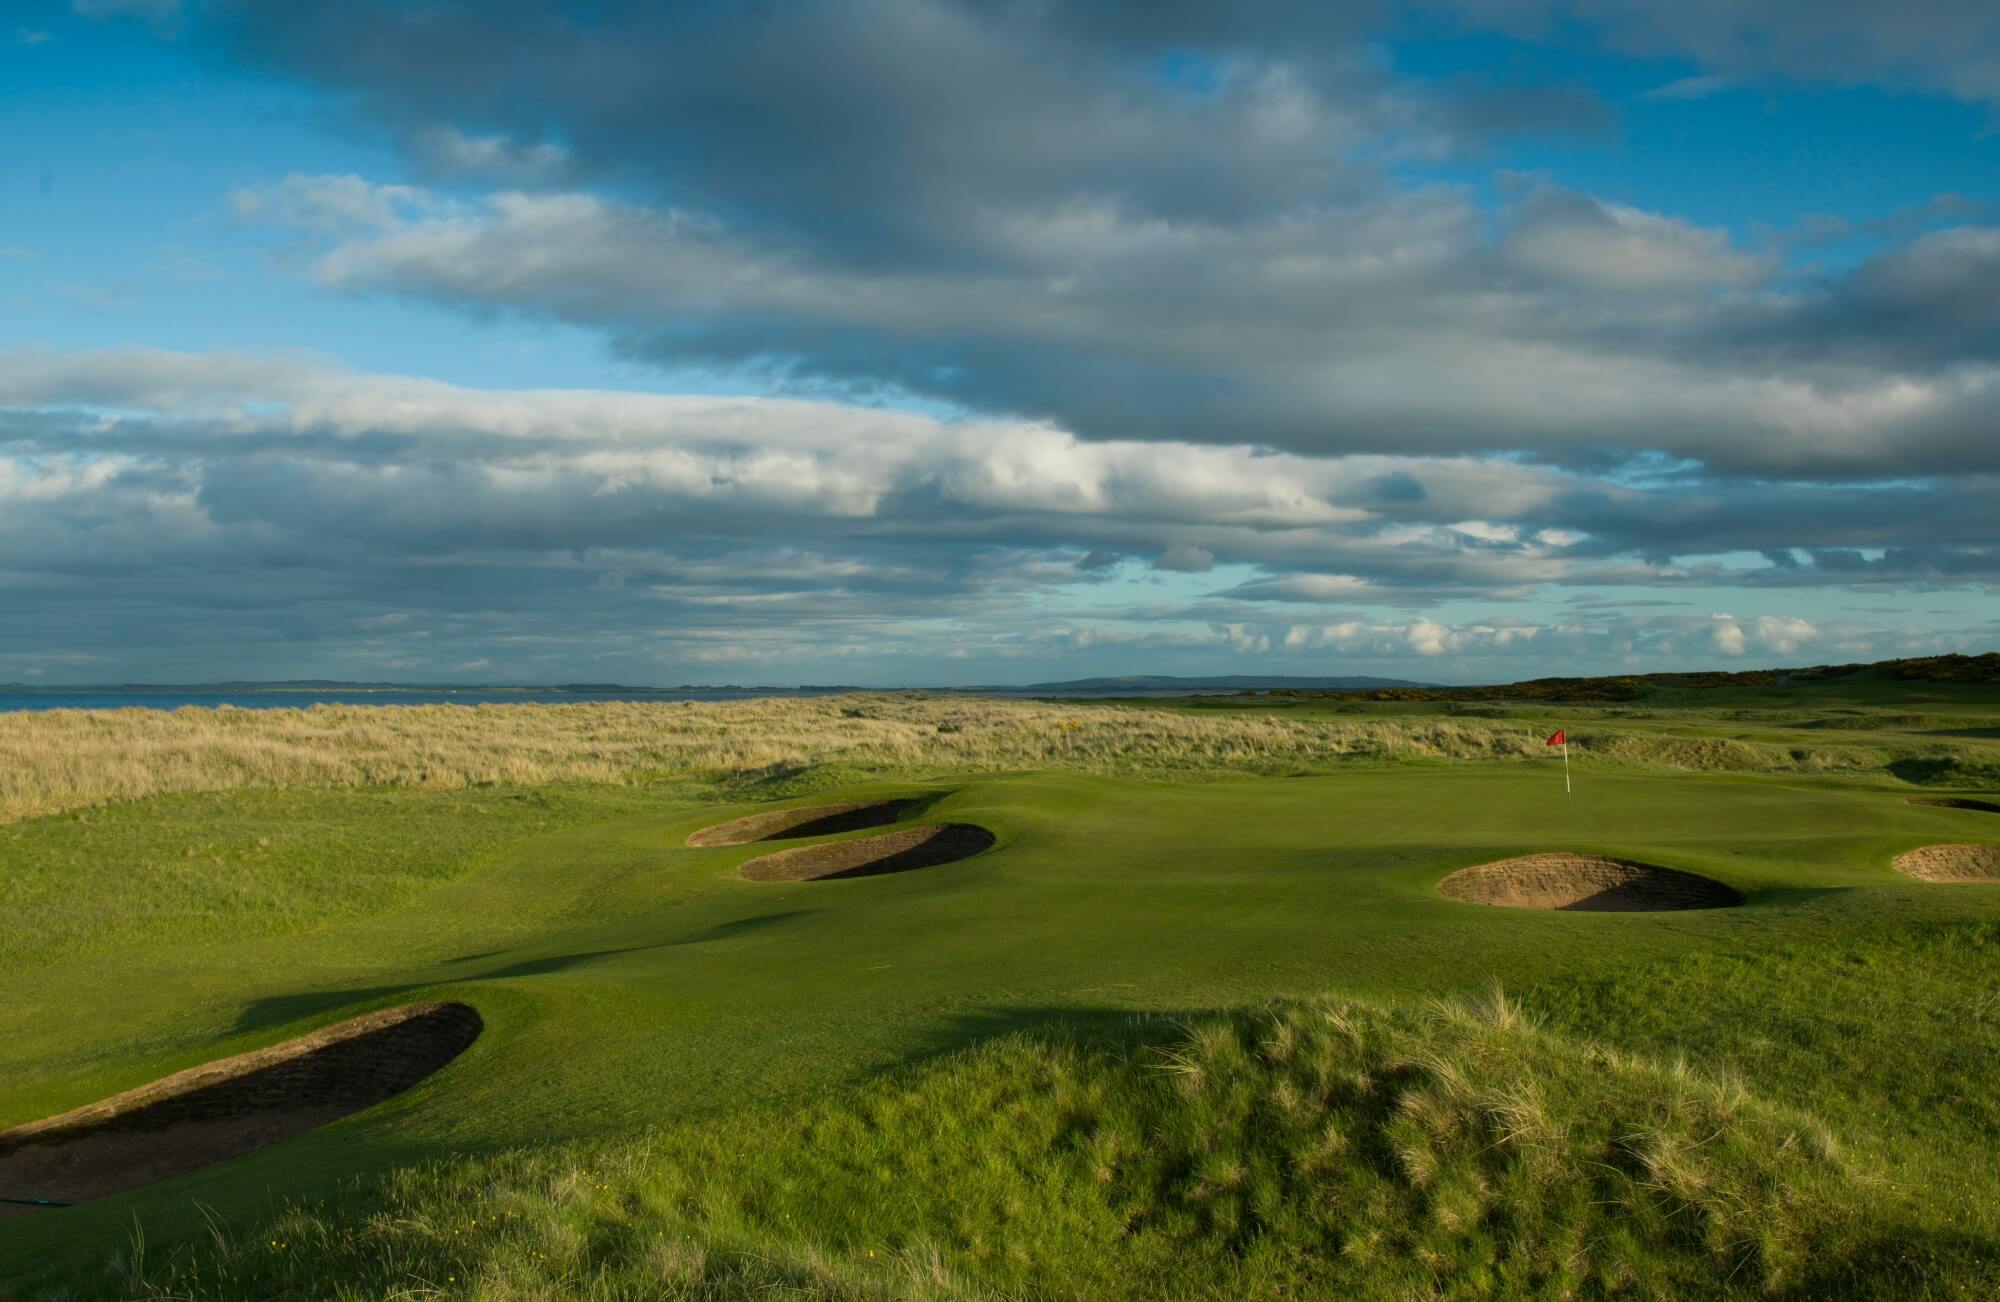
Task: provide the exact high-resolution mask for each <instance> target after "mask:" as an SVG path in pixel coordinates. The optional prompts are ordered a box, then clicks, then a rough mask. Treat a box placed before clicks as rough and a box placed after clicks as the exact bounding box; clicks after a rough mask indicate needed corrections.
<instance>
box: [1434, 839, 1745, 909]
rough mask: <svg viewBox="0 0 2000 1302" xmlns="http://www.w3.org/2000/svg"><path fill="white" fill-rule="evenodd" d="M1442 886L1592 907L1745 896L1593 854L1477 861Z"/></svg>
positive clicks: (1515, 901)
mask: <svg viewBox="0 0 2000 1302" xmlns="http://www.w3.org/2000/svg"><path fill="white" fill-rule="evenodd" d="M1438 889H1439V890H1440V891H1442V892H1443V893H1444V894H1446V895H1449V896H1451V897H1452V898H1453V899H1455V900H1464V901H1465V902H1467V903H1469V904H1492V905H1497V906H1500V907H1502V908H1510V909H1572V910H1576V911H1579V912H1591V913H1653V912H1660V911H1664V910H1669V909H1720V908H1728V907H1730V906H1731V905H1736V904H1741V903H1742V902H1743V897H1742V896H1741V895H1738V894H1737V893H1736V892H1735V891H1733V890H1731V889H1730V888H1729V887H1727V886H1724V885H1723V884H1722V883H1721V882H1718V881H1712V880H1710V879H1709V878H1707V877H1702V876H1698V875H1696V874H1694V873H1689V872H1681V871H1680V870H1679V869H1676V868H1661V867H1658V866H1657V865H1654V864H1646V863H1636V862H1634V861H1632V860H1630V859H1611V858H1606V857H1605V856H1602V855H1591V854H1561V853H1556V854H1531V855H1524V856H1522V857H1521V858H1518V859H1502V860H1500V861H1499V862H1497V863H1485V864H1479V865H1477V866H1475V867H1471V868H1462V869H1460V870H1459V871H1457V872H1455V873H1453V874H1452V875H1451V876H1449V877H1447V878H1445V879H1444V880H1443V881H1441V882H1439V883H1438Z"/></svg>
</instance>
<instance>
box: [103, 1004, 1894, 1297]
mask: <svg viewBox="0 0 2000 1302" xmlns="http://www.w3.org/2000/svg"><path fill="white" fill-rule="evenodd" d="M1151 1029H1152V1035H1151V1037H1150V1038H1151V1039H1152V1040H1153V1042H1152V1043H1143V1042H1142V1043H1139V1044H1136V1045H1134V1046H1128V1047H1126V1048H1123V1049H1113V1048H1106V1047H1103V1046H1095V1047H1093V1046H1089V1045H1083V1044H1079V1043H1077V1042H1076V1041H1074V1040H1070V1039H1066V1038H1063V1037H1061V1036H1059V1035H1051V1034H1044V1035H1014V1036H1009V1037H1006V1038H1003V1039H1001V1040H998V1041H995V1042H992V1043H989V1044H987V1045H984V1046H981V1047H979V1048H976V1049H973V1050H970V1051H966V1052H962V1053H959V1054H955V1055H952V1056H950V1057H947V1058H945V1059H943V1060H941V1061H938V1062H935V1063H932V1064H930V1065H929V1066H927V1067H924V1068H921V1069H918V1070H917V1071H915V1072H914V1073H913V1074H912V1075H911V1076H909V1077H907V1078H904V1079H902V1080H899V1081H895V1082H893V1083H892V1082H877V1083H876V1085H874V1086H873V1087H870V1088H867V1089H865V1090H862V1091H859V1092H858V1093H857V1094H856V1095H855V1096H853V1097H849V1098H843V1099H840V1100H837V1101H833V1102H828V1103H824V1104H822V1105H819V1106H817V1107H814V1108H812V1109H810V1110H809V1111H807V1112H806V1113H804V1114H803V1115H791V1116H764V1117H761V1118H750V1119H745V1118H738V1119H735V1120H733V1121H731V1122H729V1123H727V1124H718V1125H712V1126H709V1127H706V1128H698V1129H687V1130H682V1131H679V1132H669V1133H665V1134H658V1135H654V1136H651V1137H649V1138H646V1139H643V1140H638V1141H629V1142H625V1143H622V1144H616V1145H611V1146H608V1147H604V1148H601V1149H598V1150H596V1151H592V1152H579V1151H577V1150H571V1151H569V1152H553V1153H552V1152H540V1153H537V1152H516V1153H512V1154H506V1155H502V1156H499V1157H495V1158H488V1159H482V1160H478V1161H472V1162H462V1163H451V1164H433V1165H430V1166H426V1167H420V1168H412V1169H408V1170H405V1171H402V1172H399V1173H398V1174H396V1175H394V1176H392V1177H390V1178H388V1179H386V1180H383V1181H381V1182H379V1183H377V1184H374V1185H372V1186H369V1187H367V1188H365V1189H362V1190H359V1191H357V1194H358V1196H357V1199H356V1204H358V1205H366V1206H367V1208H368V1209H369V1210H367V1211H366V1212H364V1213H362V1214H359V1215H341V1214H339V1213H337V1212H335V1211H333V1210H330V1209H328V1208H326V1207H316V1206H302V1207H298V1208H295V1209H293V1210H291V1211H290V1212H288V1213H286V1214H284V1215H282V1216H281V1217H279V1218H278V1219H276V1220H274V1221H272V1222H271V1223H269V1224H266V1225H262V1226H258V1227H255V1228H254V1229H246V1230H244V1231H242V1232H232V1231H229V1230H227V1229H225V1228H223V1227H220V1226H218V1227H217V1232H216V1233H215V1234H214V1235H213V1236H212V1237H211V1239H210V1240H209V1241H208V1242H206V1243H203V1244H200V1245H199V1246H196V1247H193V1248H191V1249H183V1250H181V1251H180V1252H178V1253H176V1254H174V1255H173V1256H171V1257H169V1258H167V1259H164V1260H161V1259H158V1258H157V1257H148V1256H146V1255H145V1254H144V1253H143V1251H140V1250H138V1245H135V1246H134V1248H132V1249H128V1250H126V1251H124V1252H122V1253H121V1254H120V1256H119V1258H118V1260H117V1261H116V1263H114V1269H115V1274H114V1277H113V1278H114V1279H115V1284H114V1285H113V1287H114V1288H115V1289H116V1290H117V1291H119V1292H121V1293H137V1294H141V1295H149V1296H158V1297H212V1296H257V1297H274V1298H277V1297H283V1298H291V1297H297V1298H305V1297H315V1298H317V1297H328V1296H333V1297H343V1298H348V1297H351V1298H363V1297H380V1296H391V1295H410V1296H419V1295H421V1296H446V1297H482V1298H529V1297H547V1296H564V1297H626V1296H649V1297H651V1296H666V1297H675V1296H686V1297H697V1296H716V1295H727V1296H739V1295H747V1294H752V1293H759V1292H764V1291H778V1292H795V1293H798V1294H803V1295H806V1296H819V1297H841V1298H846V1297H876V1296H896V1297H975V1296H995V1295H999V1296H1019V1295H1032V1296H1097V1297H1113V1296H1130V1295H1133V1294H1134V1293H1142V1294H1151V1295H1162V1294H1173V1295H1177V1296H1298V1295H1302V1294H1314V1295H1320V1296H1371V1297H1374V1296H1380V1297H1391V1296H1407V1297H1490V1296H1497V1295H1505V1296H1517V1295H1524V1294H1525V1295H1550V1296H1579V1295H1586V1296H1588V1295H1600V1294H1607V1293H1610V1294H1625V1295H1631V1296H1639V1297H1672V1296H1692V1295H1701V1296H1715V1295H1721V1294H1730V1293H1740V1294H1743V1295H1752V1294H1768V1293H1772V1292H1782V1291H1789V1290H1795V1289H1797V1290H1812V1289H1816V1288H1818V1287H1821V1286H1826V1285H1830V1284H1832V1283H1833V1282H1834V1281H1835V1280H1841V1281H1843V1282H1844V1283H1846V1284H1856V1283H1865V1282H1866V1281H1865V1279H1864V1278H1863V1276H1864V1275H1865V1273H1866V1271H1867V1270H1868V1269H1869V1266H1868V1264H1867V1262H1866V1261H1863V1260H1862V1251H1863V1249H1864V1247H1865V1245H1866V1244H1867V1243H1868V1242H1869V1241H1870V1240H1869V1232H1870V1230H1871V1228H1872V1227H1871V1225H1870V1224H1869V1223H1868V1219H1867V1217H1866V1215H1865V1213H1864V1212H1863V1211H1861V1210H1860V1209H1862V1208H1864V1207H1865V1206H1866V1203H1867V1190H1868V1186H1869V1184H1870V1182H1871V1180H1872V1179H1873V1177H1872V1176H1871V1175H1870V1174H1869V1173H1868V1172H1866V1171H1863V1170H1859V1169H1856V1167H1855V1165H1854V1163H1852V1162H1851V1161H1850V1160H1848V1159H1846V1158H1844V1157H1843V1156H1842V1154H1841V1153H1840V1151H1839V1149H1838V1146H1837V1145H1836V1144H1835V1143H1834V1141H1833V1140H1832V1139H1831V1137H1830V1136H1829V1135H1828V1134H1827V1132H1826V1130H1825V1128H1824V1127H1822V1126H1820V1125H1819V1124H1817V1123H1816V1122H1815V1121H1813V1120H1812V1119H1810V1118H1808V1117H1806V1116H1804V1115H1803V1114H1800V1113H1797V1112H1791V1111H1786V1110H1784V1109H1781V1108H1777V1107H1773V1106H1770V1105H1767V1104H1765V1103H1762V1102H1759V1101H1758V1100H1756V1099H1753V1098H1751V1097H1750V1096H1749V1095H1748V1094H1747V1093H1746V1092H1745V1091H1744V1090H1743V1089H1742V1088H1740V1087H1738V1086H1736V1085H1733V1084H1731V1083H1729V1082H1727V1081H1715V1080H1708V1079H1704V1078H1702V1077H1701V1076H1699V1075H1698V1074H1696V1073H1694V1072H1692V1071H1689V1070H1688V1069H1687V1068H1685V1067H1684V1066H1681V1065H1678V1064H1672V1063H1664V1064H1663V1063H1661V1062H1657V1061H1651V1060H1647V1059H1644V1058H1640V1057H1636V1056H1633V1055H1630V1054H1624V1053H1618V1052H1614V1051H1611V1050H1609V1049H1605V1048H1601V1047H1594V1046H1592V1045H1590V1044H1587V1043H1583V1042H1578V1041H1574V1040H1570V1039H1566V1038H1564V1037H1561V1036H1558V1035H1554V1034H1550V1033H1548V1032H1546V1031H1544V1030H1541V1029H1538V1028H1537V1027H1535V1026H1534V1025H1532V1024H1530V1023H1529V1022H1527V1021H1526V1020H1525V1019H1524V1018H1523V1017H1522V1015H1521V1014H1520V1013H1519V1011H1518V1009H1517V1008H1515V1007H1514V1006H1513V1005H1511V1004H1509V1003H1508V1002H1507V1001H1506V1000H1505V999H1503V998H1500V997H1498V996H1497V994H1496V995H1495V997H1493V998H1492V999H1490V1000H1488V1001H1486V1002H1485V1003H1483V1004H1480V1005H1476V1006H1474V1005H1466V1004H1452V1005H1444V1004H1439V1005H1434V1006H1433V1007H1431V1008H1430V1009H1429V1010H1428V1011H1423V1012H1391V1011H1387V1010H1384V1009H1382V1008H1378V1007H1375V1006H1372V1005H1368V1004H1361V1003H1354V1002H1349V1001H1342V1000H1332V999H1328V1000H1321V1001H1312V1002H1303V1003H1287V1004H1280V1005H1275V1006H1273V1007H1272V1008H1270V1009H1268V1010H1266V1011H1264V1012H1262V1013H1260V1014H1255V1015H1241V1016H1209V1017H1203V1018H1199V1019H1196V1020H1193V1021H1190V1022H1187V1023H1184V1024H1179V1025H1177V1026H1175V1027H1174V1028H1173V1032H1172V1033H1171V1034H1170V1035H1168V1036H1166V1037H1165V1038H1164V1039H1162V1038H1161V1037H1160V1036H1159V1034H1158V1030H1159V1028H1157V1027H1155V1028H1151ZM1857 1263H1858V1264H1857ZM1857 1271H1858V1272H1860V1274H1857Z"/></svg>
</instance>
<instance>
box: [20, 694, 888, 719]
mask: <svg viewBox="0 0 2000 1302" xmlns="http://www.w3.org/2000/svg"><path fill="white" fill-rule="evenodd" d="M840 690H852V689H838V688H811V687H803V688H781V687H759V688H745V689H734V690H725V689H717V690H714V691H709V690H704V689H701V688H691V689H688V690H685V691H670V692H669V691H661V692H653V691H641V690H633V691H618V690H608V691H603V692H587V691H580V692H549V691H536V690H535V689H533V688H522V689H520V690H518V691H493V690H480V689H476V688H475V689H467V690H465V691H453V690H451V689H449V688H437V689H427V688H410V689H407V690H373V691H369V690H361V691H357V690H354V689H352V688H347V689H343V688H338V687H329V688H326V689H325V690H314V689H306V688H301V689H296V690H294V689H285V690H276V691H203V690H201V689H200V688H192V689H178V688H162V689H159V690H146V691H129V692H128V691H91V690H89V689H82V690H78V691H46V692H43V691H32V692H10V691H5V690H0V714H5V713H7V712H9V711H14V710H122V709H131V708H133V707H137V708H139V709H145V710H178V709H180V708H182V707H183V706H190V705H192V706H199V707H205V708H208V709H214V708H215V707H217V706H223V705H228V706H234V707H235V708H237V709H240V710H278V709H293V710H296V709H302V708H304V707H306V706H309V705H488V704H492V705H519V704H523V703H529V702H534V703H541V704H554V705H575V704H577V703H579V702H583V701H747V700H751V699H753V698H755V697H759V696H828V695H832V694H833V693H834V692H836V691H840Z"/></svg>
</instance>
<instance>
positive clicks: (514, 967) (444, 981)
mask: <svg viewBox="0 0 2000 1302" xmlns="http://www.w3.org/2000/svg"><path fill="white" fill-rule="evenodd" d="M813 912H814V910H812V909H781V910H778V911H776V912H772V913H760V914H756V915H754V916H752V917H748V918H733V919H731V920H730V921H728V922H719V923H716V924H715V925H714V926H710V927H703V928H701V929H700V930H699V931H693V932H690V933H688V934H687V935H685V936H679V937H676V938H674V939H672V940H661V941H655V942H653V943H651V944H646V945H624V946H620V947H618V948H615V949H593V950H578V951H575V952H573V953H568V954H544V955H541V956H538V957H535V958H522V959H516V960H515V961H513V962H511V963H504V964H501V965H500V966H498V967H489V968H480V969H477V970H475V971H468V972H458V973H454V974H453V975H451V976H445V977H433V978H431V979H428V980H423V979H417V980H410V981H402V982H397V983H395V984H393V985H380V986H360V987H353V986H350V987H345V988H340V989H333V990H305V991H300V992H298V993H296V994H289V995H272V996H269V997H267V998H264V999H259V1000H257V1001H256V1002H255V1003H252V1004H251V1005H250V1006H249V1007H247V1008H245V1009H244V1010H243V1012H242V1014H241V1015H240V1016H239V1017H237V1019H236V1023H235V1025H233V1026H232V1027H230V1031H231V1033H232V1034H241V1033H244V1032H247V1031H258V1030H263V1029H265V1028H267V1027H272V1026H283V1025H285V1024H287V1023H289V1022H295V1021H298V1020H300V1019H301V1018H306V1017H312V1016H315V1015H317V1014H320V1013H324V1012H329V1011H331V1010H334V1009H339V1008H346V1007H349V1006H350V1005H355V1004H363V1003H371V1002H374V1001H377V1000H387V999H392V998H396V997H400V996H402V995H407V994H408V993H410V992H411V991H413V990H435V989H439V988H441V987H445V986H455V985H467V984H470V983H472V982H477V981H505V980H509V979H512V978H516V977H535V976H549V975H552V974H554V973H558V972H567V971H570V970H571V969H573V968H578V967H582V966H584V965H586V964H589V963H595V962H598V961H600V960H603V959H609V958H618V957H620V956H622V955H625V954H642V953H647V952H649V951H652V950H660V949H677V948H679V947H681V946H683V945H708V944H713V943H715V942H717V941H726V940H734V939H737V938H739V937H742V936H746V935H752V934H755V933H757V932H760V931H763V930H765V929H767V928H770V927H775V926H779V925H782V924H784V923H787V922H791V921H794V920H796V919H799V918H803V917H806V916H808V915H810V914H811V913H813ZM506 952H508V951H505V950H492V951H488V952H487V953H484V954H465V955H461V956H460V957H458V958H453V959H447V960H445V962H446V963H447V964H450V965H458V964H466V963H473V962H477V961H479V960H481V959H488V958H496V957H499V956H500V955H501V954H504V953H506Z"/></svg>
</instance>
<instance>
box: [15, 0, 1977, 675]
mask: <svg viewBox="0 0 2000 1302" xmlns="http://www.w3.org/2000/svg"><path fill="white" fill-rule="evenodd" d="M0 24H4V25H0V142H4V143H0V162H4V166H0V682H8V681H15V682H25V683H41V684H58V683H101V682H116V681H152V682H193V681H212V680H217V679H237V678H305V677H314V678H347V679H397V680H404V681H421V682H475V681H477V682H500V681H507V682H523V683H552V682H571V681H593V682H622V683H630V684H680V683H773V684H792V683H851V684H862V685H873V686H895V685H952V684H981V683H988V684H1001V683H1027V682H1037V681H1048V680H1053V679H1064V678H1076V677H1084V676H1094V675H1101V674H1140V673H1148V674H1186V675H1211V674H1223V673H1228V674H1311V675H1329V674H1340V675H1346V674H1366V675H1384V676H1392V677H1401V678H1411V679H1417V680H1422V681H1429V682H1494V681H1506V680H1511V679H1518V678H1524V677H1534V676H1545V675H1553V674H1602V673H1621V672H1653V671H1660V670H1674V669H1689V668H1751V667H1758V666H1769V665H1800V664H1813V663H1826V662H1849V661H1858V660H1870V659H1880V658H1886V657H1892V656H1902V655H1928V654H1936V653H1940V652H1948V651H1964V652H1977V651H1986V650H1992V649H1995V648H1996V647H2000V603H1996V600H1995V597H1996V593H2000V7H1995V6H1992V5H1988V4H1983V3H1974V2H1973V0H1906V2H1905V3H1902V4H1899V5H1893V6H1888V5H1878V4H1873V3H1864V2H1863V0H1768V2H1767V3H1764V4H1761V5H1758V6H1745V5H1741V4H1737V3H1734V2H1733V0H1676V3H1672V4H1664V3H1658V2H1657V0H1437V3H1433V4H1426V5H1421V6H1412V5H1396V4H1389V3H1364V2H1362V0H1232V2H1229V3H1222V2H1220V0H1214V2H1208V0H1092V2H1091V3H1072V4H1065V3H1060V2H1059V0H686V2H685V3H670V4H662V3H656V2H655V3H638V2H637V0H595V2H594V3H587V4H574V5H561V4H552V3H528V2H526V0H424V2H423V3H412V2H403V0H353V2H352V3H348V4H342V5H337V6H333V5H314V6H302V5H296V4H286V3H277V2H275V0H70V2H68V3H64V2H61V0H16V2H15V3H11V4H9V5H7V6H5V8H4V10H0Z"/></svg>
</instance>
